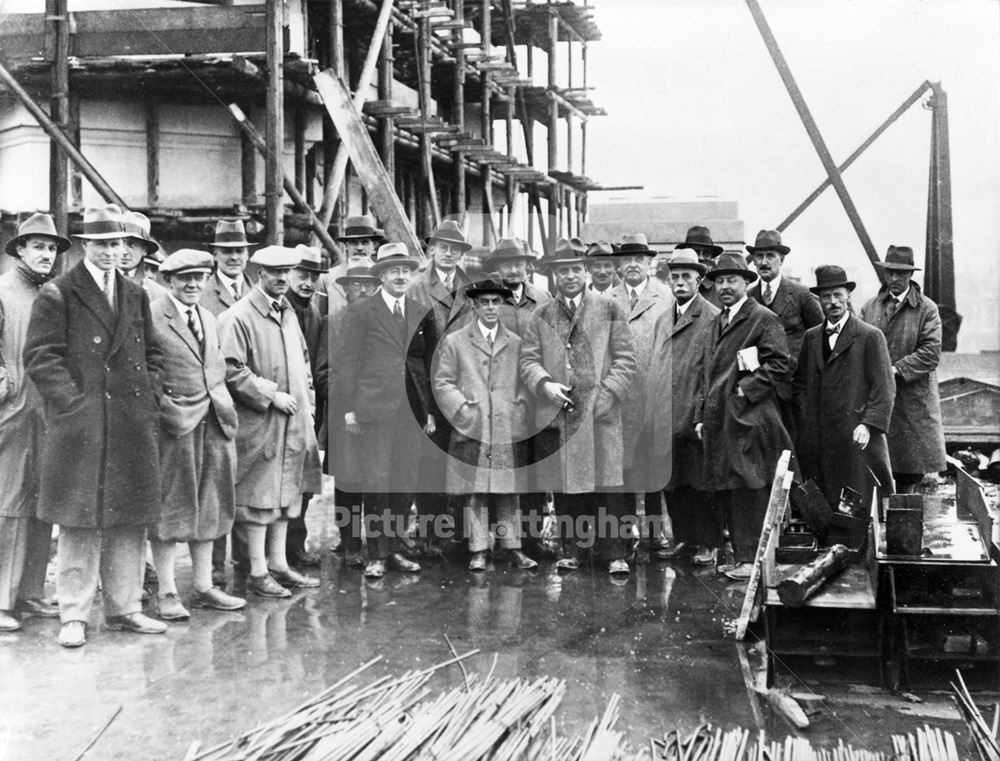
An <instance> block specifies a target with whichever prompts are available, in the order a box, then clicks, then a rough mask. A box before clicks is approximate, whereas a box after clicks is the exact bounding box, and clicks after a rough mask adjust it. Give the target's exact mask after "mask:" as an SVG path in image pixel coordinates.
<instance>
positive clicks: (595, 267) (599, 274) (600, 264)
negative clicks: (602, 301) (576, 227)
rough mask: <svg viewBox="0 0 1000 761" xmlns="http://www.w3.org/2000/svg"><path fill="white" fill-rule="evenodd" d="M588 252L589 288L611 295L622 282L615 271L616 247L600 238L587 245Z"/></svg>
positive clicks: (595, 291)
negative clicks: (612, 290)
mask: <svg viewBox="0 0 1000 761" xmlns="http://www.w3.org/2000/svg"><path fill="white" fill-rule="evenodd" d="M574 240H575V239H574ZM571 242H572V241H571ZM586 253H587V271H588V272H589V273H590V285H589V286H588V289H589V290H590V291H593V292H594V293H603V294H604V295H609V292H610V291H611V289H612V288H614V287H615V286H616V285H618V283H620V282H621V279H620V278H619V277H618V273H616V272H615V259H614V255H615V250H614V248H613V247H612V246H611V244H610V243H608V242H607V241H605V240H599V241H597V242H596V243H591V244H590V245H589V246H587V250H586Z"/></svg>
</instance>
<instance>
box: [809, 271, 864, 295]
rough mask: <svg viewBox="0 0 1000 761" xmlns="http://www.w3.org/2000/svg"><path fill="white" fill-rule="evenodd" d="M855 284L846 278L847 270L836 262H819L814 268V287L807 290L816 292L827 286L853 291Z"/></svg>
mask: <svg viewBox="0 0 1000 761" xmlns="http://www.w3.org/2000/svg"><path fill="white" fill-rule="evenodd" d="M856 286H857V284H856V283H855V282H854V281H853V280H848V279H847V272H845V271H844V268H843V267H839V266H837V265H836V264H821V265H820V266H818V267H817V268H816V287H815V288H810V289H809V290H810V291H812V292H813V293H816V294H818V293H819V292H820V291H824V290H826V289H827V288H846V289H847V290H848V291H853V290H854V288H855V287H856Z"/></svg>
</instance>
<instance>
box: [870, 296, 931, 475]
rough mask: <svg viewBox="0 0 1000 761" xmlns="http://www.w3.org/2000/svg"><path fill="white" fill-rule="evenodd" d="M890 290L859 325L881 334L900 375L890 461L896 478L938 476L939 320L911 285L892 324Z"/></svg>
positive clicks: (872, 301) (878, 299)
mask: <svg viewBox="0 0 1000 761" xmlns="http://www.w3.org/2000/svg"><path fill="white" fill-rule="evenodd" d="M891 298H892V295H891V294H890V293H889V289H888V288H885V287H883V288H882V290H880V291H879V292H878V295H877V296H875V298H873V299H872V300H871V301H869V302H868V303H867V304H865V305H864V306H863V307H862V308H861V319H862V320H864V321H865V322H867V323H869V324H870V325H874V326H875V327H876V328H878V329H879V330H881V331H882V333H883V334H885V339H886V343H887V344H888V345H889V359H891V360H892V364H893V367H895V368H896V370H897V371H898V372H899V375H898V376H897V378H896V401H895V403H894V404H893V408H892V422H891V423H890V424H889V459H890V461H891V462H892V469H893V470H894V471H895V472H896V473H937V472H938V471H941V470H944V469H945V467H946V461H945V449H944V429H943V427H942V422H941V402H940V399H939V397H938V381H937V366H938V364H939V363H940V362H941V315H940V314H939V313H938V308H937V305H936V304H935V303H934V302H933V301H931V300H930V299H929V298H927V297H926V296H924V295H923V294H922V293H921V292H920V286H918V285H917V284H916V283H914V282H912V281H911V282H910V291H909V293H908V294H907V295H906V298H905V299H904V303H903V304H902V305H901V306H900V307H899V308H898V309H897V310H896V312H895V314H893V315H892V317H891V318H890V317H889V316H888V312H887V305H888V301H889V300H890V299H891Z"/></svg>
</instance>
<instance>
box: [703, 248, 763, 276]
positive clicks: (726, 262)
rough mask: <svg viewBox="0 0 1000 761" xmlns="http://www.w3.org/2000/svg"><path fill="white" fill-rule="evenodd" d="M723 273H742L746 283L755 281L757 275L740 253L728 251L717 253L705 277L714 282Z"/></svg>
mask: <svg viewBox="0 0 1000 761" xmlns="http://www.w3.org/2000/svg"><path fill="white" fill-rule="evenodd" d="M723 275H742V276H743V277H744V278H745V279H746V281H747V282H748V283H756V282H757V278H758V277H759V276H758V275H757V273H756V272H754V271H753V270H752V269H750V267H749V266H748V265H747V260H746V259H744V258H743V255H742V254H738V253H731V252H729V251H727V252H725V253H724V254H719V258H718V259H716V260H715V264H713V265H712V269H710V270H709V271H708V274H707V275H705V277H707V278H708V279H709V280H711V281H713V282H714V281H715V279H716V278H720V277H722V276H723Z"/></svg>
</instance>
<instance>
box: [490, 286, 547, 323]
mask: <svg viewBox="0 0 1000 761" xmlns="http://www.w3.org/2000/svg"><path fill="white" fill-rule="evenodd" d="M550 301H552V297H551V296H550V295H549V294H548V293H547V292H546V291H543V290H542V289H541V288H539V287H538V286H537V285H534V284H533V283H530V282H525V283H524V285H523V286H522V288H521V298H520V299H519V300H517V301H515V299H514V297H513V296H510V297H507V298H505V299H504V303H503V306H501V307H500V322H502V323H503V325H504V327H505V328H507V330H509V331H510V332H511V333H513V334H514V335H517V336H523V335H524V329H525V327H526V326H527V324H528V320H529V319H530V318H531V313H532V312H534V311H535V310H536V309H538V307H540V306H542V305H543V304H547V303H548V302H550Z"/></svg>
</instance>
